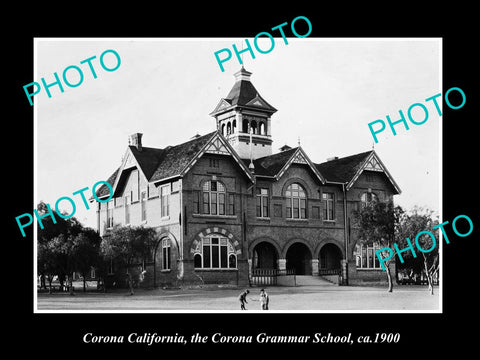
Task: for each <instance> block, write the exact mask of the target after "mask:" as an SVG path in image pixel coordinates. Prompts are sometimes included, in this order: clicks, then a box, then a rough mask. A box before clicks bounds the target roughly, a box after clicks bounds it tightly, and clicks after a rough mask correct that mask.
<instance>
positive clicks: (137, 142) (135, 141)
mask: <svg viewBox="0 0 480 360" xmlns="http://www.w3.org/2000/svg"><path fill="white" fill-rule="evenodd" d="M142 135H143V134H141V133H135V134H132V135H130V138H129V139H128V145H131V146H135V147H136V148H137V150H138V151H142Z"/></svg>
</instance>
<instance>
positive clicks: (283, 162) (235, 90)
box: [35, 37, 458, 312]
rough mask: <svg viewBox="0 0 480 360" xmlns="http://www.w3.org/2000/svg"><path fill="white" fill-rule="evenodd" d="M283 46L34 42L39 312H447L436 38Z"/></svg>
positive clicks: (278, 41) (296, 41) (292, 41)
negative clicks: (223, 58) (263, 292)
mask: <svg viewBox="0 0 480 360" xmlns="http://www.w3.org/2000/svg"><path fill="white" fill-rule="evenodd" d="M287 39H288V40H287ZM287 39H286V40H285V41H284V40H283V39H282V38H281V37H280V38H274V39H272V40H273V42H272V41H270V40H269V38H268V37H266V39H262V40H264V41H263V42H260V40H259V41H258V43H257V42H255V44H256V45H255V46H254V45H252V47H251V49H249V48H247V46H246V44H244V50H243V52H241V51H242V50H240V51H238V52H239V53H240V61H241V62H242V64H240V61H238V59H231V60H230V62H231V63H230V62H225V63H224V65H223V66H224V68H225V71H221V69H220V67H219V66H218V65H217V62H216V61H215V57H214V56H212V55H213V54H214V53H215V51H217V50H220V49H231V48H232V44H234V45H236V49H241V46H240V44H239V43H242V40H241V39H235V38H232V39H222V40H215V39H180V40H176V39H110V40H109V39H99V40H90V39H70V40H69V39H38V40H37V41H36V56H37V58H36V59H37V73H38V75H37V78H39V77H41V76H40V74H46V75H45V83H46V84H47V85H49V86H50V87H49V88H48V89H49V91H50V95H51V97H50V98H49V97H48V94H46V92H45V93H44V94H41V93H40V94H39V95H38V97H36V98H35V101H37V102H38V103H37V106H38V107H37V109H36V119H37V121H36V126H37V136H36V140H37V153H36V156H37V158H36V160H37V163H36V164H37V168H36V169H37V177H36V179H37V181H36V198H37V201H36V203H37V204H38V205H37V206H39V210H38V213H39V215H40V218H41V220H40V221H42V224H43V223H45V224H44V229H41V228H38V227H37V264H36V265H37V273H36V276H37V277H38V279H37V287H36V289H37V290H38V291H37V310H38V311H41V312H43V311H54V310H61V311H77V310H78V311H96V310H99V311H102V310H103V311H122V310H135V311H184V310H185V311H221V312H224V311H240V310H241V308H240V305H239V301H238V297H239V294H240V292H242V291H243V289H244V288H250V289H251V290H252V291H251V292H250V295H249V296H247V301H248V300H249V299H251V302H249V305H248V306H247V308H246V310H247V309H248V310H249V311H252V310H254V311H261V310H262V307H261V306H260V301H259V291H260V289H261V288H263V287H267V288H268V290H269V294H270V298H271V305H270V307H269V311H282V312H284V311H286V312H289V311H294V312H296V311H318V312H322V311H327V312H328V311H425V312H432V311H441V300H440V296H439V295H440V293H441V281H440V280H441V279H440V278H441V273H442V272H441V268H440V262H441V258H440V257H439V248H440V247H441V243H440V242H438V244H437V243H436V238H438V234H435V236H434V238H432V237H429V235H423V236H422V237H420V238H419V240H418V241H417V243H419V244H418V245H417V246H421V247H422V246H423V247H422V248H421V250H420V251H419V250H418V249H416V248H413V250H411V251H410V252H408V251H404V252H403V255H400V256H401V259H402V260H400V259H399V257H398V256H397V259H394V258H393V256H392V250H391V253H390V254H389V253H388V252H387V251H386V250H384V251H381V249H385V248H388V249H390V248H392V249H393V250H395V248H394V245H393V244H394V243H395V242H398V248H399V249H403V248H405V247H406V246H407V244H405V240H403V242H402V239H401V237H403V238H407V237H410V238H411V239H412V240H414V239H415V236H416V235H417V233H418V232H420V231H422V230H430V231H431V232H432V233H433V232H435V231H434V230H433V229H432V227H433V226H434V225H435V224H438V223H439V216H440V215H441V214H440V206H439V203H440V201H441V195H440V191H441V176H440V175H441V166H440V164H441V155H440V154H441V151H440V149H441V145H442V144H441V132H440V129H441V122H442V117H441V116H440V115H439V112H440V113H441V111H442V109H441V108H440V109H439V112H437V110H436V109H435V103H434V102H433V101H432V100H430V101H425V99H427V98H432V97H433V96H435V95H438V96H440V93H441V88H440V84H441V70H442V68H441V66H442V63H441V56H440V55H441V45H442V43H441V39H437V38H431V39H430V38H429V39H421V38H415V39H408V38H405V39H391V40H388V39H374V38H364V39H348V38H343V39H308V38H295V37H293V38H287ZM249 44H250V43H249ZM257 45H258V48H259V49H267V48H269V46H270V48H271V47H273V50H272V51H271V53H269V54H264V55H262V54H261V53H260V54H259V53H258V51H257V55H254V56H255V58H253V56H252V54H255V51H256V46H257ZM229 51H230V50H229ZM231 51H232V52H233V53H235V50H231ZM225 52H226V51H225ZM226 53H227V52H226ZM400 54H401V55H402V56H400ZM93 55H96V57H94V58H93V59H92V56H93ZM192 56H193V57H195V58H196V59H198V61H196V62H195V65H190V66H189V64H188V63H189V62H190V58H191V57H192ZM85 58H89V59H90V60H89V61H88V63H89V64H91V66H92V68H93V69H94V71H92V72H91V71H90V69H89V67H88V66H87V64H86V63H85V62H83V66H82V67H80V64H82V61H83V60H84V59H85ZM74 64H78V65H74ZM69 65H70V66H72V67H71V68H70V69H68V70H67V71H64V70H62V67H65V68H67V66H69ZM73 66H76V67H73ZM103 68H105V69H106V70H107V71H105V70H104V69H103ZM55 69H59V70H58V72H57V73H60V71H62V74H63V75H62V76H63V78H62V79H63V81H64V82H68V83H74V84H77V83H80V85H78V86H77V87H74V88H68V87H67V86H65V85H64V91H63V92H62V91H61V90H60V85H59V84H61V82H62V79H61V80H60V81H59V84H53V85H52V84H51V83H50V84H49V82H52V79H51V78H52V76H50V78H49V77H48V75H47V74H52V73H54V72H55ZM78 69H80V71H79V70H78ZM379 73H380V74H381V75H382V76H381V77H379V76H374V75H375V74H379ZM80 74H81V75H80ZM93 74H95V75H96V78H95V77H94V76H93ZM82 77H83V81H82ZM42 79H43V78H42ZM65 80H66V81H65ZM42 81H43V80H42ZM45 83H43V82H42V84H44V85H43V87H44V88H46V86H45ZM107 89H108V91H107ZM196 89H198V90H200V89H201V91H197V90H196ZM42 95H43V96H42ZM438 96H437V97H438ZM452 98H453V96H452ZM433 99H435V98H433ZM452 101H453V100H452ZM412 104H417V105H415V106H412ZM418 104H420V105H418ZM187 105H188V106H187ZM347 105H348V106H347ZM456 105H458V104H456ZM439 106H440V105H439ZM417 108H418V109H417ZM422 109H423V110H422ZM73 114H74V115H73ZM386 116H389V118H388V120H387V119H386ZM375 119H381V120H378V122H379V124H380V125H382V124H384V126H383V127H385V130H383V131H379V127H378V126H377V124H374V125H375V126H374V127H373V129H374V130H375V131H378V132H377V134H375V132H373V131H372V132H371V131H370V130H369V123H370V122H371V121H372V120H375ZM72 124H74V125H73V126H72ZM80 124H81V125H82V126H80ZM383 132H384V133H385V134H383ZM59 134H61V135H60V136H59ZM372 134H373V135H375V136H376V137H373V136H372ZM424 138H428V139H429V141H428V142H425V141H424ZM62 149H65V150H67V149H75V150H76V151H75V153H74V155H73V157H72V152H71V151H65V150H62ZM407 159H412V161H407ZM413 159H414V160H413ZM60 164H62V165H60ZM99 180H101V181H103V182H100V183H98V181H99ZM105 182H106V183H105ZM95 184H96V185H97V186H96V187H95V186H94V185H95ZM427 185H428V186H427ZM87 188H88V189H87ZM74 193H75V194H74ZM83 198H85V200H83ZM58 199H60V200H58ZM47 204H50V205H49V208H48V207H47ZM87 208H88V209H87ZM49 211H51V212H49ZM50 214H51V215H50ZM372 217H375V218H379V219H378V220H372V219H371V218H372ZM53 218H55V219H56V221H57V223H56V224H55V223H53ZM422 226H424V228H422ZM92 229H93V231H92ZM415 231H416V232H415ZM436 232H437V233H438V230H437V231H436ZM427 238H428V239H427ZM439 240H440V239H439ZM425 242H429V243H428V245H427V244H425ZM432 242H433V244H432ZM429 248H432V250H430V251H428V252H421V251H424V250H428V249H429ZM416 252H418V254H419V256H417V255H416ZM385 253H386V254H385ZM387 255H390V258H391V259H388V260H383V258H384V257H388V256H387ZM52 259H55V260H53V261H52ZM425 269H427V270H425ZM427 288H428V290H427ZM58 291H60V292H61V291H63V292H70V291H73V292H75V293H76V294H78V296H75V297H65V296H59V294H58V293H57V292H58ZM98 292H100V294H98ZM126 293H128V294H131V295H132V298H130V297H125V296H124V295H125V294H126ZM319 294H323V295H322V296H318V295H319ZM136 298H140V300H141V301H138V300H137V299H136ZM133 299H135V300H133ZM255 301H256V302H255Z"/></svg>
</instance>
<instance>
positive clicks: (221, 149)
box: [205, 138, 230, 155]
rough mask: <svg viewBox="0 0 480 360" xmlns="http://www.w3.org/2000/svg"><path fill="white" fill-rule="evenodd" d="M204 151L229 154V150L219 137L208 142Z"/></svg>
mask: <svg viewBox="0 0 480 360" xmlns="http://www.w3.org/2000/svg"><path fill="white" fill-rule="evenodd" d="M205 152H206V153H209V154H221V155H230V151H229V150H228V149H227V148H226V146H225V145H224V144H223V143H222V141H221V140H220V139H219V138H217V139H215V140H213V141H212V142H211V143H210V144H208V146H207V148H206V149H205Z"/></svg>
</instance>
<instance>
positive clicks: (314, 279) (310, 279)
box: [295, 275, 335, 286]
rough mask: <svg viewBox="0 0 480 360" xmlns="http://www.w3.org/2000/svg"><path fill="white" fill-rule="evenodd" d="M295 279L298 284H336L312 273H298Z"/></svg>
mask: <svg viewBox="0 0 480 360" xmlns="http://www.w3.org/2000/svg"><path fill="white" fill-rule="evenodd" d="M295 280H296V283H297V286H335V284H334V283H332V282H330V281H328V280H325V279H322V278H321V277H319V276H312V275H296V276H295Z"/></svg>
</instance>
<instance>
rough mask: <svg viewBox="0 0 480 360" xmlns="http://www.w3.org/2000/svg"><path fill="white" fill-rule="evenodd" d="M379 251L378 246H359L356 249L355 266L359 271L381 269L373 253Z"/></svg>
mask: <svg viewBox="0 0 480 360" xmlns="http://www.w3.org/2000/svg"><path fill="white" fill-rule="evenodd" d="M378 249H379V246H378V244H374V245H365V244H359V245H357V247H356V265H357V267H358V268H360V269H381V266H380V262H379V260H378V257H377V255H376V254H375V251H377V250H378Z"/></svg>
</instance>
